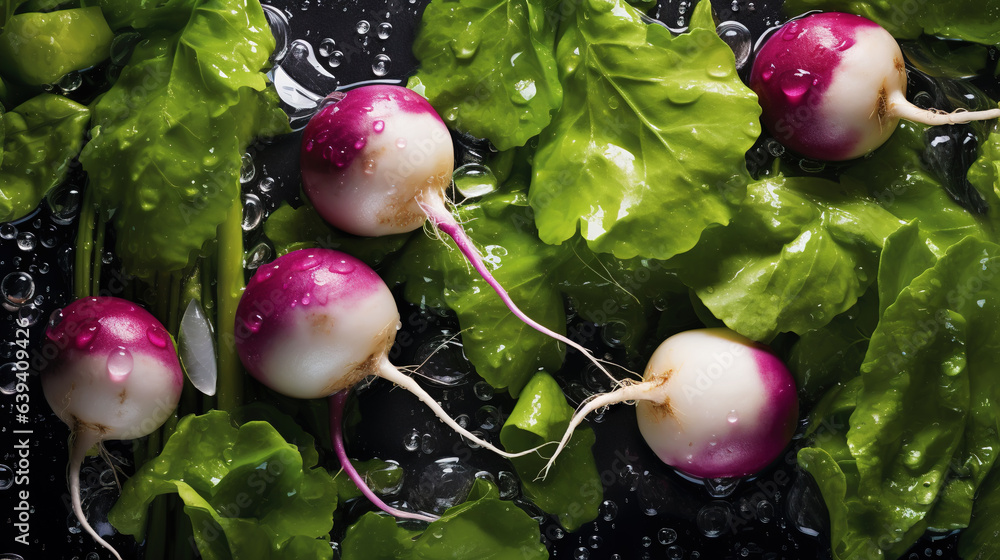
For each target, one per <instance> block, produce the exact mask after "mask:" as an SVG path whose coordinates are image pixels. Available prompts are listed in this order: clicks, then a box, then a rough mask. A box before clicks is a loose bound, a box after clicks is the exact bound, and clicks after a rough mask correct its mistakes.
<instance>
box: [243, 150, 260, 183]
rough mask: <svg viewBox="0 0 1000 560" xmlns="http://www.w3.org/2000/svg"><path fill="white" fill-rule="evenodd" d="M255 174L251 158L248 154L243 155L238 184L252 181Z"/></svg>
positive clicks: (255, 170)
mask: <svg viewBox="0 0 1000 560" xmlns="http://www.w3.org/2000/svg"><path fill="white" fill-rule="evenodd" d="M256 174H257V169H256V168H255V167H254V165H253V156H251V155H250V153H249V152H247V153H245V154H243V156H242V157H241V164H240V183H244V184H245V183H249V182H250V181H253V178H254V175H256Z"/></svg>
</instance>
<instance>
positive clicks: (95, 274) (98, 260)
mask: <svg viewBox="0 0 1000 560" xmlns="http://www.w3.org/2000/svg"><path fill="white" fill-rule="evenodd" d="M94 215H95V216H96V223H95V225H94V233H95V234H96V237H95V239H94V242H93V250H92V251H91V254H92V262H93V264H92V268H91V271H90V293H91V294H94V295H97V294H99V293H101V265H103V264H104V260H103V259H104V235H105V231H106V230H107V229H108V223H107V220H106V219H105V218H104V212H102V211H101V209H100V208H97V209H96V212H94Z"/></svg>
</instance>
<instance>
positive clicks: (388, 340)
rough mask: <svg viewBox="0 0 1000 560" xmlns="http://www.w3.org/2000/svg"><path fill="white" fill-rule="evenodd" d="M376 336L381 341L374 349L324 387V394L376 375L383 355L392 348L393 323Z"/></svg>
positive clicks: (344, 388)
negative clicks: (345, 372)
mask: <svg viewBox="0 0 1000 560" xmlns="http://www.w3.org/2000/svg"><path fill="white" fill-rule="evenodd" d="M376 338H377V339H381V340H382V342H381V343H379V344H378V345H376V349H375V351H374V352H372V353H371V354H369V355H368V357H367V358H365V359H364V360H361V362H359V363H358V364H357V365H355V366H353V367H352V368H351V370H350V371H349V372H347V374H345V375H343V376H342V377H341V378H340V379H338V380H337V381H335V382H333V383H331V384H330V385H328V386H327V387H326V388H324V389H323V391H324V392H325V393H326V394H328V395H333V394H336V393H339V392H341V391H345V390H347V389H350V388H351V387H354V386H355V385H357V384H358V383H360V382H361V381H362V380H363V379H364V378H366V377H369V376H372V375H378V372H379V370H380V367H381V365H382V361H383V360H385V359H386V358H385V357H386V355H387V354H388V353H389V349H390V348H392V343H393V341H394V340H395V339H396V327H395V325H388V326H386V327H385V328H384V329H382V331H381V332H380V333H379V334H378V335H376Z"/></svg>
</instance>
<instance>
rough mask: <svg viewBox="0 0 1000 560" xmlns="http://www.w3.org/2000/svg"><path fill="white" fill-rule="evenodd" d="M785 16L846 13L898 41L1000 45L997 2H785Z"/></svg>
mask: <svg viewBox="0 0 1000 560" xmlns="http://www.w3.org/2000/svg"><path fill="white" fill-rule="evenodd" d="M782 8H783V9H784V11H785V13H786V14H788V15H790V16H796V15H799V14H802V13H805V12H808V11H810V10H824V11H831V12H849V13H852V14H857V15H859V16H864V17H866V18H868V19H870V20H872V21H874V22H875V23H878V24H879V25H881V26H882V27H884V28H886V29H887V30H888V31H889V33H891V34H892V35H893V36H894V37H896V38H897V39H916V38H917V37H919V36H920V35H921V34H927V35H938V36H940V37H946V38H948V39H964V40H966V41H972V42H974V43H983V44H986V45H996V44H998V43H1000V29H998V28H997V26H996V25H995V22H996V21H997V20H998V19H1000V2H998V1H997V0H921V1H920V2H915V1H913V0H870V1H864V0H787V1H786V2H785V3H784V4H783V5H782Z"/></svg>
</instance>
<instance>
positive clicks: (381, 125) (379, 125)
mask: <svg viewBox="0 0 1000 560" xmlns="http://www.w3.org/2000/svg"><path fill="white" fill-rule="evenodd" d="M372 130H374V131H375V132H382V131H383V130H385V121H383V120H377V121H375V122H373V123H372Z"/></svg>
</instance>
